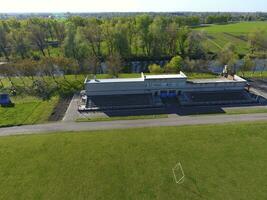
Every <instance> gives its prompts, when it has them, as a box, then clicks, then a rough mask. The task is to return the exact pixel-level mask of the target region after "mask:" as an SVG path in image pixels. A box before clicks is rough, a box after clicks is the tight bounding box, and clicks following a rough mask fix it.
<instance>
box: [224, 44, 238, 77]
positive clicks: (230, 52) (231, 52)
mask: <svg viewBox="0 0 267 200" xmlns="http://www.w3.org/2000/svg"><path fill="white" fill-rule="evenodd" d="M237 60H238V55H237V53H236V51H235V46H234V45H233V44H232V43H227V44H226V45H225V46H224V47H223V49H222V50H221V52H220V53H219V62H220V63H221V64H222V65H223V66H225V65H227V66H228V71H229V72H231V73H235V65H236V62H237Z"/></svg>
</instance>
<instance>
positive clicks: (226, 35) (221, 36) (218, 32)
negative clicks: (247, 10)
mask: <svg viewBox="0 0 267 200" xmlns="http://www.w3.org/2000/svg"><path fill="white" fill-rule="evenodd" d="M255 29H264V30H266V31H267V22H241V23H235V24H227V25H210V26H207V27H201V28H197V30H204V31H205V32H206V33H207V35H208V38H209V39H208V41H207V43H206V45H207V46H208V47H209V49H210V50H211V51H214V52H217V51H219V50H220V48H222V47H223V46H224V45H225V44H227V43H228V42H231V43H232V44H234V45H235V46H236V48H237V50H238V52H239V53H240V54H245V53H247V52H248V42H247V36H248V34H249V32H250V31H252V30H255Z"/></svg>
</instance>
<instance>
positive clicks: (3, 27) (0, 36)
mask: <svg viewBox="0 0 267 200" xmlns="http://www.w3.org/2000/svg"><path fill="white" fill-rule="evenodd" d="M8 33H9V29H8V26H7V24H5V23H3V22H1V23H0V52H1V53H3V54H4V56H5V58H6V60H7V61H9V54H10V52H9V50H8V46H9V40H8Z"/></svg>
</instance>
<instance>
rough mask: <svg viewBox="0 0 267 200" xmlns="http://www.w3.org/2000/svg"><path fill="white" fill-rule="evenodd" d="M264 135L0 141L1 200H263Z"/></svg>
mask: <svg viewBox="0 0 267 200" xmlns="http://www.w3.org/2000/svg"><path fill="white" fill-rule="evenodd" d="M266 130H267V123H266V122H262V123H242V124H227V125H205V126H184V127H164V128H163V127H162V128H142V129H129V130H112V131H97V132H90V133H89V132H88V133H86V132H83V133H77V132H75V134H63V133H62V134H48V135H30V136H29V135H28V136H12V137H3V138H1V140H0V152H1V154H0V169H1V170H0V199H6V200H8V199H12V200H15V199H117V200H119V199H169V200H171V199H175V200H176V199H248V200H254V199H255V200H258V199H266V198H267V193H266V191H267V185H266V177H267V171H266V168H267V157H266V154H267V148H266V145H267V132H266ZM178 162H181V164H182V167H183V170H184V173H185V179H184V183H183V184H181V185H178V184H176V183H175V182H174V176H173V172H172V168H173V167H174V166H175V165H176V164H177V163H178Z"/></svg>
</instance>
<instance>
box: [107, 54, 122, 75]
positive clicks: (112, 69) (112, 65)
mask: <svg viewBox="0 0 267 200" xmlns="http://www.w3.org/2000/svg"><path fill="white" fill-rule="evenodd" d="M107 66H108V73H109V74H110V75H112V76H115V77H118V75H119V72H120V71H121V70H122V59H121V56H120V54H118V53H115V54H111V55H110V56H109V57H108V59H107Z"/></svg>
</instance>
